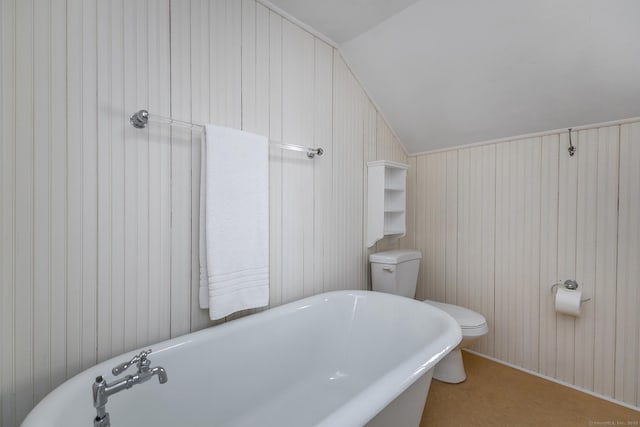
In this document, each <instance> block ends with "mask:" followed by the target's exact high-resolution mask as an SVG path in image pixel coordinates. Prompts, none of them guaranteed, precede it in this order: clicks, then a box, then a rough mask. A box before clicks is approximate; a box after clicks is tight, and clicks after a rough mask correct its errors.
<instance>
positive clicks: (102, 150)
mask: <svg viewBox="0 0 640 427" xmlns="http://www.w3.org/2000/svg"><path fill="white" fill-rule="evenodd" d="M97 7H98V10H97V13H98V14H99V15H100V16H101V19H99V20H98V22H97V27H96V32H97V34H96V43H97V45H98V46H100V47H102V48H101V49H98V50H97V55H98V56H97V73H98V74H97V81H98V87H97V96H98V99H100V100H101V101H102V102H105V103H106V104H107V105H113V97H112V93H111V87H112V86H111V84H112V80H111V71H112V70H111V64H112V63H113V56H112V55H113V49H112V44H111V43H112V40H111V25H112V22H113V21H114V18H115V20H117V19H118V17H114V16H113V15H112V8H111V5H110V4H109V2H99V3H98V4H97ZM111 119H112V117H111V115H110V114H109V115H107V114H105V115H102V114H99V115H98V122H97V127H98V134H97V144H98V148H97V149H98V158H99V159H100V162H99V163H98V169H97V174H98V182H97V185H98V202H97V203H98V242H99V246H98V265H97V268H98V282H97V299H98V301H99V302H100V304H99V305H98V312H97V316H98V318H97V328H98V331H97V334H98V336H99V337H100V339H99V340H98V343H97V358H98V360H105V359H106V358H108V357H109V356H110V355H111V347H112V346H111V339H112V334H111V322H110V319H111V315H112V313H111V307H112V306H111V287H112V282H111V274H112V263H111V256H112V253H113V252H112V239H111V236H112V227H111V214H112V212H111V206H112V189H111V167H112V158H111V144H112V143H115V141H113V140H112V139H113V135H112V120H111ZM114 121H117V120H114Z"/></svg>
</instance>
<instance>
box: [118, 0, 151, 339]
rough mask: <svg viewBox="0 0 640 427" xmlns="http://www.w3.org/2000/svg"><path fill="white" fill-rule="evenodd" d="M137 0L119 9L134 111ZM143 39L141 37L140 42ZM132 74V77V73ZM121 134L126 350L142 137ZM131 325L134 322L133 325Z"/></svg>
mask: <svg viewBox="0 0 640 427" xmlns="http://www.w3.org/2000/svg"><path fill="white" fill-rule="evenodd" d="M137 4H138V1H137V0H136V2H134V3H133V4H131V3H129V2H127V4H126V5H125V8H124V10H123V20H124V25H123V33H124V34H123V40H125V46H124V55H123V70H124V75H125V77H126V78H125V80H124V109H125V111H127V110H133V111H136V109H137V108H138V107H137V106H138V102H142V100H141V99H140V100H138V99H137V97H138V90H139V89H138V86H139V85H138V84H137V77H138V72H137V64H138V60H137V56H138V49H137V44H131V43H127V42H126V41H127V40H136V39H137V36H138V34H137V31H136V28H137V22H138V20H137V15H138V7H137ZM144 42H145V40H142V43H144ZM134 76H135V77H134ZM124 138H125V140H126V141H127V142H128V143H127V144H125V146H124V167H123V169H124V170H123V173H124V183H125V185H124V294H125V297H124V298H123V300H122V304H123V307H124V310H123V311H124V313H123V314H124V328H123V341H124V349H125V350H130V349H133V348H135V347H136V346H137V343H138V339H137V335H138V327H137V321H138V315H137V311H138V288H137V279H138V277H137V276H138V268H139V266H140V264H141V263H140V262H139V260H138V256H139V252H138V243H139V241H138V237H139V231H138V228H139V227H140V226H144V224H139V223H138V222H139V217H138V213H137V211H136V208H137V207H138V199H139V198H140V197H141V196H142V194H138V190H139V185H138V170H137V166H138V155H139V151H140V146H141V145H143V144H145V143H146V141H145V139H146V138H144V134H143V133H141V132H139V131H138V130H137V129H133V128H132V127H127V128H125V131H124ZM132 325H135V327H133V326H132Z"/></svg>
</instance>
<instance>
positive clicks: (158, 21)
mask: <svg viewBox="0 0 640 427" xmlns="http://www.w3.org/2000/svg"><path fill="white" fill-rule="evenodd" d="M149 9H150V13H149V14H148V22H149V23H148V40H149V57H148V61H149V64H148V68H149V87H148V90H149V109H150V110H151V111H157V112H158V114H161V115H163V116H170V115H171V104H170V101H169V100H170V95H171V94H170V91H169V88H170V85H171V80H170V74H169V73H170V70H171V67H170V42H169V19H170V16H169V1H168V0H162V1H158V2H156V3H155V6H154V7H150V8H149ZM170 144H171V139H170V132H169V129H168V128H166V127H157V128H155V129H154V132H150V133H149V160H148V162H149V178H148V179H149V244H148V247H149V256H148V258H149V266H148V269H149V273H148V279H149V295H148V296H147V298H148V304H149V313H148V316H149V318H148V322H149V327H148V335H147V337H145V340H144V341H145V344H147V343H154V342H158V341H161V340H163V339H167V338H169V330H170V317H169V313H170V310H171V309H170V307H171V293H170V290H171V283H170V277H171V270H170V266H171V256H170V254H171V240H170V239H171V235H170V229H171V149H170V147H171V145H170ZM191 148H192V152H193V151H194V150H197V152H198V154H199V150H200V147H199V145H198V144H197V142H196V143H195V144H192V146H191ZM195 163H196V164H197V165H199V164H200V163H199V162H195ZM196 172H199V171H196ZM196 176H199V175H198V174H196ZM196 190H197V191H199V188H197V189H196ZM192 191H193V190H192ZM192 194H193V193H192ZM195 200H197V201H198V198H195ZM192 209H193V208H192ZM195 211H196V212H198V207H197V206H196V208H195ZM194 223H195V224H196V225H197V224H198V223H197V222H194ZM192 224H193V223H192ZM192 226H193V225H192ZM192 240H194V239H192ZM193 243H195V244H196V245H197V244H198V240H197V239H195V240H194V242H192V253H194V252H193ZM194 260H195V263H196V267H197V263H198V260H197V259H195V257H192V265H193V261H194ZM192 271H193V268H192ZM198 273H199V271H197V273H196V274H198ZM192 277H193V274H192ZM198 278H199V276H197V277H196V281H197V282H198ZM192 283H193V279H192ZM198 283H199V282H198ZM196 289H197V285H196Z"/></svg>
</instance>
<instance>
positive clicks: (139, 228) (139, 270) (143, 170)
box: [131, 0, 153, 347]
mask: <svg viewBox="0 0 640 427" xmlns="http://www.w3.org/2000/svg"><path fill="white" fill-rule="evenodd" d="M134 10H135V25H134V28H135V32H134V33H133V36H134V37H135V40H136V55H135V64H132V65H133V67H135V68H134V69H132V70H131V73H132V75H135V76H136V77H135V80H134V81H135V82H143V81H146V82H147V84H136V85H135V86H133V87H132V92H134V93H135V103H136V105H140V104H143V105H148V104H149V87H148V84H149V62H148V60H149V56H148V54H147V53H146V52H148V49H149V38H148V19H147V16H148V15H147V10H148V1H147V0H136V2H135V9H134ZM152 80H153V77H152ZM136 136H137V138H136V142H135V144H134V145H135V148H136V149H137V153H136V162H135V163H134V164H133V166H134V170H135V174H133V176H135V181H136V184H137V185H136V186H137V188H136V192H137V197H136V201H135V205H134V206H132V208H133V210H134V212H135V215H136V216H137V221H136V236H134V238H135V251H136V254H135V257H136V259H137V262H136V266H135V268H134V270H135V275H134V276H133V280H134V282H133V283H134V286H135V289H136V290H135V291H134V292H136V293H137V295H136V298H135V302H136V309H135V315H136V320H135V324H136V328H135V331H134V333H135V338H134V339H135V341H134V342H135V344H134V345H135V347H140V346H143V345H144V344H145V343H146V337H147V335H148V333H149V298H148V296H149V134H148V133H143V132H136Z"/></svg>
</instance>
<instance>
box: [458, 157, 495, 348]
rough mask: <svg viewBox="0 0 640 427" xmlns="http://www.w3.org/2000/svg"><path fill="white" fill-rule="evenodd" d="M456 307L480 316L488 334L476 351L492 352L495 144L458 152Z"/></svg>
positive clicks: (480, 341) (477, 345) (479, 342)
mask: <svg viewBox="0 0 640 427" xmlns="http://www.w3.org/2000/svg"><path fill="white" fill-rule="evenodd" d="M458 156H459V167H458V184H459V193H458V266H457V268H458V271H457V284H456V289H457V297H456V304H459V305H462V306H465V307H469V308H471V309H472V310H476V311H478V312H479V313H481V314H482V315H483V316H485V318H486V319H487V323H488V324H489V333H488V334H487V335H486V336H485V337H484V338H482V339H480V340H479V341H478V342H477V344H476V345H475V348H476V349H478V351H482V352H485V353H487V354H492V353H493V336H494V328H493V325H494V322H493V315H494V298H493V295H494V261H495V260H494V250H495V225H496V224H495V194H496V193H495V179H496V176H495V170H496V167H495V165H496V148H495V146H493V145H489V146H484V147H478V148H469V149H463V150H459V152H458Z"/></svg>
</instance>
